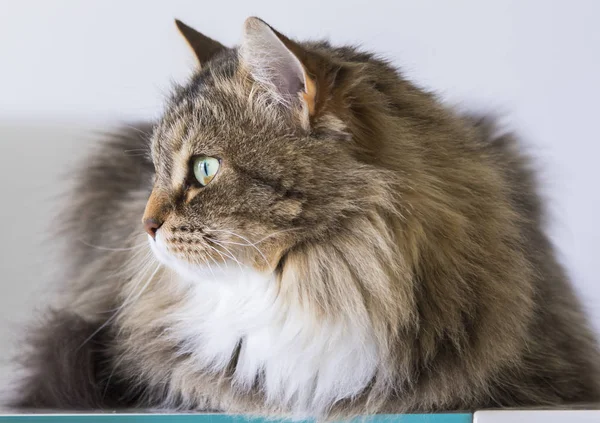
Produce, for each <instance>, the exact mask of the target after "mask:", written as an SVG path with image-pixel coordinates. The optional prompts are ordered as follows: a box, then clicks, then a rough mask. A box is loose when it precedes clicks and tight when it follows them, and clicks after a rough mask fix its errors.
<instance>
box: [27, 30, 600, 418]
mask: <svg viewBox="0 0 600 423" xmlns="http://www.w3.org/2000/svg"><path fill="white" fill-rule="evenodd" d="M261 25H264V24H262V23H260V22H259V21H256V20H251V21H249V23H248V25H247V27H246V32H247V33H246V39H245V42H244V43H243V46H242V51H241V53H239V54H238V52H237V51H235V50H229V49H224V48H220V47H219V45H215V44H212V47H213V48H212V49H209V50H210V51H211V53H210V55H209V56H210V57H208V58H202V57H201V56H202V53H201V51H200V50H201V46H198V44H196V46H195V48H194V49H195V51H196V53H197V54H198V56H199V58H200V60H201V61H202V62H203V68H202V70H201V71H200V72H199V73H198V75H197V76H195V77H194V78H193V79H192V81H191V82H190V83H189V85H187V86H186V87H183V88H181V89H179V90H178V92H177V93H176V94H175V96H174V97H173V99H172V102H171V104H170V106H169V108H168V110H167V112H166V114H165V116H164V118H163V119H162V120H161V122H159V123H158V125H157V126H156V128H155V130H154V133H153V135H152V137H151V138H152V143H151V145H150V143H149V139H150V136H149V133H150V132H151V127H150V126H140V127H139V128H138V129H137V130H135V129H130V130H128V131H125V132H124V133H123V134H122V135H120V136H116V137H114V138H113V139H111V140H109V141H108V142H107V143H105V144H104V145H103V146H102V147H101V149H100V150H99V151H98V153H97V154H95V155H93V156H92V157H91V158H90V160H88V165H87V167H86V168H85V169H84V171H82V173H81V177H82V180H81V181H80V182H79V184H78V187H77V190H76V194H75V196H74V198H75V203H74V204H73V205H72V207H71V208H70V213H69V219H68V222H69V229H68V230H69V231H70V233H71V236H72V237H73V238H74V241H73V244H72V245H71V248H72V254H73V257H71V259H72V260H71V264H70V267H69V269H70V274H69V275H67V278H68V280H69V283H68V285H69V289H68V290H67V292H68V294H67V297H66V299H65V300H64V302H63V305H62V306H61V307H60V310H58V311H55V312H53V313H51V314H50V315H49V316H48V322H49V323H46V324H45V325H44V326H43V328H42V329H41V330H40V331H38V332H36V333H35V335H34V337H33V338H34V339H33V343H32V345H33V346H34V349H33V353H32V354H31V355H29V356H28V358H27V362H28V367H29V369H30V372H31V375H30V377H29V378H28V379H27V380H26V383H25V384H24V389H23V392H22V394H23V395H22V396H21V398H20V400H19V401H18V403H19V404H20V405H23V406H34V407H59V408H88V407H92V408H93V407H119V406H121V407H127V406H141V407H159V408H178V409H196V410H200V409H215V410H224V411H228V412H250V413H256V414H263V415H281V416H298V417H304V416H317V417H325V416H327V417H336V416H348V415H353V414H360V413H372V412H408V411H419V410H421V411H436V410H450V409H452V410H456V409H474V408H483V407H499V406H523V405H540V404H542V405H544V404H545V405H548V404H562V403H573V402H591V401H595V400H598V399H599V398H600V390H599V387H598V381H599V373H598V366H597V361H598V355H597V350H596V343H595V339H594V337H593V336H592V335H591V333H590V331H589V330H588V328H587V324H586V321H585V318H584V316H583V315H582V313H581V310H580V306H579V304H578V302H577V300H576V298H575V297H574V294H573V292H572V289H571V287H570V286H569V283H568V280H567V278H566V276H565V274H564V272H563V270H562V268H561V267H560V266H559V264H558V263H557V261H556V259H555V257H554V252H553V249H552V247H551V245H550V244H549V242H548V239H547V237H546V235H545V234H544V232H543V229H544V228H543V225H544V222H543V211H542V210H541V205H540V201H539V198H538V196H537V194H536V188H535V184H534V181H533V178H532V175H531V173H530V170H529V166H528V163H527V160H526V159H524V158H523V157H522V156H521V154H520V153H519V151H518V148H517V145H516V143H515V141H514V140H513V138H512V137H511V136H509V135H498V134H495V133H494V128H493V125H491V124H490V123H489V122H487V121H485V120H474V119H469V118H466V117H460V116H457V115H455V114H453V113H452V112H451V111H448V110H446V109H445V108H443V107H442V106H441V105H439V103H438V102H437V101H436V99H435V98H434V97H433V96H431V95H429V94H426V93H423V92H422V91H420V90H418V89H417V88H415V87H414V86H413V85H411V84H410V83H408V82H407V81H405V80H403V79H402V78H401V77H400V76H399V75H398V74H397V72H396V70H395V69H393V68H392V67H391V66H389V65H388V64H386V63H384V62H382V61H380V60H377V59H376V58H374V57H373V56H371V55H369V54H365V53H361V52H357V51H356V50H354V49H351V48H333V47H330V46H329V45H327V44H315V43H306V44H296V43H293V42H292V41H290V40H289V39H287V38H285V37H283V36H282V35H281V34H279V33H276V32H271V31H272V30H271V29H270V28H269V29H266V28H268V27H266V25H265V26H261ZM186 29H187V28H186ZM184 33H185V31H184ZM186 36H188V39H190V33H189V32H188V34H187V35H186ZM191 37H192V39H191V41H190V43H191V44H192V46H193V47H194V40H193V37H194V35H193V34H192V36H191ZM198 37H201V36H198ZM273 37H275V38H273ZM257 39H258V42H255V41H256V40H257ZM277 40H279V41H277ZM196 41H197V40H196ZM200 41H202V42H208V41H212V40H208V41H206V39H200ZM277 42H279V43H280V44H276V43H277ZM273 43H275V44H273ZM201 44H202V43H201ZM265 46H266V47H265ZM282 46H284V50H282V49H281V48H282ZM271 47H272V48H273V49H274V50H275V51H276V53H274V58H273V57H271V56H270V54H271V53H270V51H271V50H269V52H267V53H265V51H264V50H261V49H265V48H271ZM286 48H287V49H288V50H285V49H286ZM257 49H258V50H259V52H258V53H260V54H258V53H257ZM289 52H292V53H291V54H293V56H295V57H296V59H295V60H294V59H290V57H292V56H288V53H289ZM238 57H239V58H238ZM257 57H258V58H259V59H260V60H258V59H257V61H255V60H254V59H256V58H257ZM271 59H272V60H273V62H272V63H275V65H273V66H268V67H267V68H265V69H262V68H261V63H260V62H261V61H266V62H268V61H269V60H271ZM288 60H289V63H288V62H286V61H288ZM282 62H284V64H283V65H281V63H282ZM299 63H301V65H302V66H303V67H304V68H298V69H304V72H305V73H304V76H302V74H301V73H297V74H294V72H296V71H297V69H296V68H295V66H299ZM278 66H280V67H281V69H284V70H283V71H282V72H284V73H285V72H287V73H286V74H284V75H283V76H281V75H273V74H272V73H273V72H275V71H277V67H278ZM273 68H275V71H274V70H273ZM290 72H291V74H292V75H293V76H295V77H297V78H296V79H294V78H290V75H289V74H290ZM278 78H279V79H278ZM282 79H283V81H282ZM254 81H257V82H254ZM294 84H296V85H297V84H300V87H296V86H295V85H294ZM297 89H298V90H299V91H298V92H296V90H297ZM315 90H316V91H315ZM273 91H274V92H273ZM290 93H292V94H294V95H296V94H298V93H301V94H302V95H301V97H300V99H301V100H300V101H299V102H298V104H296V103H294V102H295V101H296V100H297V99H298V98H297V97H294V96H293V95H292V96H289V97H285V95H289V94H290ZM284 97H285V98H284ZM145 149H148V151H150V150H151V151H152V157H153V160H154V167H153V165H152V161H151V160H150V158H149V157H148V156H147V155H144V154H140V153H141V152H143V151H144V150H145ZM198 154H203V155H204V154H206V155H214V156H215V157H219V159H222V162H221V163H222V169H221V170H220V171H219V172H220V173H219V174H218V176H217V177H215V180H214V181H212V182H210V185H208V186H207V187H205V188H201V187H198V186H193V185H191V184H190V182H189V181H188V178H189V175H188V170H189V169H188V165H189V163H190V157H194V156H195V155H198ZM154 168H156V176H155V170H154ZM153 178H154V181H153ZM153 183H154V190H152V185H153ZM180 186H183V187H184V188H180ZM151 191H152V196H151V198H150V201H149V204H148V205H146V203H147V201H148V196H150V194H151ZM144 209H146V212H145V213H146V216H145V222H154V221H155V220H156V219H159V217H160V223H161V224H162V226H161V225H160V224H158V225H156V227H154V229H151V232H149V233H150V234H151V237H154V235H155V237H156V240H154V239H151V240H150V242H149V244H150V246H148V243H147V241H146V235H145V234H143V231H142V229H141V224H140V218H141V216H142V214H144ZM159 226H160V228H158V227H159ZM147 228H148V225H147ZM157 229H158V230H157ZM82 241H83V242H82ZM206 245H210V247H206ZM107 248H110V249H107ZM209 248H210V251H213V253H214V254H213V253H210V251H209V250H208V249H209ZM150 249H152V251H153V253H154V255H155V256H156V257H157V258H158V259H159V260H160V262H162V263H163V266H159V265H158V262H156V261H152V260H150V259H148V257H146V256H147V255H148V254H149V250H150ZM216 250H218V252H216ZM145 255H146V256H145ZM144 263H147V264H148V265H147V266H146V267H144ZM140 267H142V268H140ZM115 310H117V311H116V313H115V312H114V311H115ZM107 319H108V322H107ZM106 322H107V323H106ZM69 334H71V335H69ZM66 340H68V342H66ZM74 392H76V394H74Z"/></svg>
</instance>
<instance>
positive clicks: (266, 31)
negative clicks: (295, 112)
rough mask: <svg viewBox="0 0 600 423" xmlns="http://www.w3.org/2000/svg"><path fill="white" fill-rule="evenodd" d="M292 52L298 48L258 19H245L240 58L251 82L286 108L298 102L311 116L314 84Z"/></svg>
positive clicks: (313, 107)
mask: <svg viewBox="0 0 600 423" xmlns="http://www.w3.org/2000/svg"><path fill="white" fill-rule="evenodd" d="M292 50H295V51H296V52H299V51H301V48H300V47H299V46H298V45H297V44H295V43H294V42H293V41H291V40H290V39H288V38H287V37H286V36H284V35H282V34H280V33H279V32H278V31H276V30H275V29H273V28H272V27H270V26H269V25H268V24H267V23H265V22H264V21H262V20H261V19H259V18H254V17H252V18H248V19H246V22H245V23H244V34H243V38H242V44H241V48H240V55H241V59H242V61H243V63H244V64H245V65H246V66H247V68H248V70H249V71H250V74H251V75H252V77H253V78H254V80H255V81H257V82H258V83H259V84H262V85H264V86H265V87H266V88H267V89H268V90H269V91H270V92H271V93H272V94H273V96H274V98H275V100H276V101H278V102H280V103H282V104H285V105H288V106H293V105H294V104H298V103H299V102H300V105H302V104H304V105H305V106H306V110H307V111H308V114H309V115H313V114H314V112H315V102H316V95H317V89H316V84H315V81H314V80H313V79H312V78H311V77H310V76H309V75H308V73H307V71H306V68H305V67H304V65H303V64H302V62H301V61H300V59H299V58H298V56H297V54H296V53H294V52H293V51H292Z"/></svg>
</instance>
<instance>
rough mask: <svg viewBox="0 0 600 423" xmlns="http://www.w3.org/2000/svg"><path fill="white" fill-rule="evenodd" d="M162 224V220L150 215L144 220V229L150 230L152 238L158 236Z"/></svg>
mask: <svg viewBox="0 0 600 423" xmlns="http://www.w3.org/2000/svg"><path fill="white" fill-rule="evenodd" d="M161 226H162V222H159V221H158V220H156V219H154V218H153V217H150V218H148V219H145V220H144V229H145V230H146V232H148V235H150V236H151V237H152V239H154V238H156V231H158V228H160V227H161Z"/></svg>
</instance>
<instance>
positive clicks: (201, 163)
mask: <svg viewBox="0 0 600 423" xmlns="http://www.w3.org/2000/svg"><path fill="white" fill-rule="evenodd" d="M193 166H194V176H195V177H196V180H197V181H198V183H199V184H200V185H201V186H203V187H205V186H207V185H208V184H209V183H210V181H212V180H213V178H214V177H215V175H216V174H217V172H218V171H219V167H220V166H221V162H220V161H219V159H215V158H214V157H206V156H198V157H196V158H195V159H194V163H193Z"/></svg>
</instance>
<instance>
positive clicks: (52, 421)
mask: <svg viewBox="0 0 600 423" xmlns="http://www.w3.org/2000/svg"><path fill="white" fill-rule="evenodd" d="M472 421H473V415H472V414H471V413H446V414H382V415H374V416H365V417H360V418H356V419H353V420H352V421H351V423H472ZM9 422H11V423H12V422H17V423H58V422H66V423H76V422H82V423H117V422H119V423H120V422H123V423H141V422H150V423H284V422H287V421H285V420H267V419H262V418H255V417H246V416H243V415H230V414H198V413H197V414H151V413H102V414H96V413H94V414H86V413H79V414H60V413H48V414H41V413H40V414H0V423H9ZM303 423H314V422H312V421H310V420H306V421H304V422H303Z"/></svg>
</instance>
